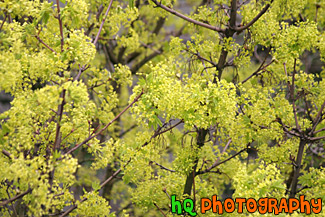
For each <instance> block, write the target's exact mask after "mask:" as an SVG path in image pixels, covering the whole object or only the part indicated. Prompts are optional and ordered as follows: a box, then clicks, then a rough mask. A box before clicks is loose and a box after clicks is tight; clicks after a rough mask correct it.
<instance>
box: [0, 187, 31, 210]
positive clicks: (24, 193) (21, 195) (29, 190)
mask: <svg viewBox="0 0 325 217" xmlns="http://www.w3.org/2000/svg"><path fill="white" fill-rule="evenodd" d="M31 191H32V189H31V188H29V189H28V190H27V191H25V192H23V193H21V194H18V195H16V196H14V197H12V198H10V199H8V200H5V201H2V202H1V203H0V206H5V205H7V204H8V203H11V202H13V201H15V200H18V199H19V198H22V197H23V196H25V195H26V194H29V193H30V192H31Z"/></svg>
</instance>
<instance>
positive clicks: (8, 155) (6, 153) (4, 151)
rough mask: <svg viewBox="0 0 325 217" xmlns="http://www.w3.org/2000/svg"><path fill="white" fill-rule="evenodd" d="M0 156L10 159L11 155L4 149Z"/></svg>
mask: <svg viewBox="0 0 325 217" xmlns="http://www.w3.org/2000/svg"><path fill="white" fill-rule="evenodd" d="M2 154H4V155H6V156H7V157H8V158H11V154H10V153H9V152H8V151H7V150H5V149H2Z"/></svg>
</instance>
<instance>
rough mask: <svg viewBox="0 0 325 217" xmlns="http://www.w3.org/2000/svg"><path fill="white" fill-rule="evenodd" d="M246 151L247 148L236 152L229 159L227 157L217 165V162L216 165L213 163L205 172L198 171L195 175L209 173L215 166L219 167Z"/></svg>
mask: <svg viewBox="0 0 325 217" xmlns="http://www.w3.org/2000/svg"><path fill="white" fill-rule="evenodd" d="M248 149H249V148H244V149H242V150H240V151H239V152H237V153H236V154H234V155H232V156H231V157H229V158H227V159H225V160H223V161H221V162H219V163H218V162H217V163H214V164H213V165H212V166H211V167H209V168H208V169H206V170H204V171H199V172H197V173H196V175H200V174H204V173H208V172H211V170H212V169H213V168H215V167H217V166H219V165H221V164H223V163H226V162H227V161H229V160H231V159H233V158H234V157H236V156H237V155H239V154H241V153H242V152H244V151H246V150H248Z"/></svg>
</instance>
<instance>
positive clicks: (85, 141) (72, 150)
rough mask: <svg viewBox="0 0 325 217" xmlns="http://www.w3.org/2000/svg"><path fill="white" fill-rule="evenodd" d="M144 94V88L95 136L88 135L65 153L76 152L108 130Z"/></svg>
mask: <svg viewBox="0 0 325 217" xmlns="http://www.w3.org/2000/svg"><path fill="white" fill-rule="evenodd" d="M142 94H143V90H142V91H141V93H140V94H139V95H138V96H137V97H136V98H135V99H134V100H133V102H131V103H130V104H129V105H128V106H127V107H126V108H125V109H123V111H121V112H120V113H119V114H118V115H117V116H116V117H115V118H113V120H111V121H110V122H109V123H108V124H106V126H104V127H103V128H102V129H101V130H100V131H98V132H97V133H96V134H94V135H93V136H90V137H88V138H87V139H85V140H84V141H83V142H81V143H79V144H78V145H76V146H75V147H73V148H72V149H70V150H69V151H68V152H67V153H65V155H68V154H71V153H72V152H74V151H75V150H76V149H78V148H79V147H80V146H82V145H84V144H86V143H87V142H88V141H89V140H92V139H93V138H95V137H96V136H98V135H99V134H101V133H102V132H103V131H104V130H106V128H107V127H109V126H110V125H111V124H112V123H113V122H114V121H116V120H117V119H118V118H119V117H120V116H121V115H122V114H124V113H125V112H126V111H127V110H128V109H129V108H130V107H131V106H132V105H133V104H134V103H135V102H137V101H138V100H139V98H140V97H141V96H142Z"/></svg>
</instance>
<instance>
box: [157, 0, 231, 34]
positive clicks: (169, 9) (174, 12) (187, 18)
mask: <svg viewBox="0 0 325 217" xmlns="http://www.w3.org/2000/svg"><path fill="white" fill-rule="evenodd" d="M151 1H152V2H153V3H155V4H156V5H157V6H158V7H160V8H162V9H164V10H165V11H168V12H169V13H171V14H174V15H176V16H178V17H180V18H182V19H184V20H186V21H188V22H190V23H193V24H195V25H198V26H202V27H205V28H208V29H211V30H213V31H216V32H220V33H224V32H225V30H224V29H221V28H219V27H216V26H211V25H209V24H206V23H203V22H200V21H197V20H194V19H192V18H189V17H187V16H185V15H184V14H181V13H179V12H177V11H175V10H173V9H171V8H169V7H167V6H165V5H163V4H161V2H158V1H156V0H151Z"/></svg>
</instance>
